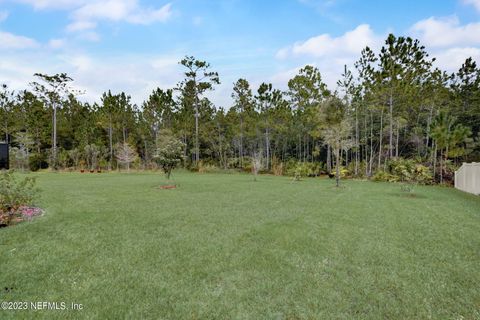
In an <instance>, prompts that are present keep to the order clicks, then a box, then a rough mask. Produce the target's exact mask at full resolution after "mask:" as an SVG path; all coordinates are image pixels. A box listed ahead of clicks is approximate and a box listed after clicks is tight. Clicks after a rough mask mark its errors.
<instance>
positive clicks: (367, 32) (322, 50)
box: [277, 24, 381, 58]
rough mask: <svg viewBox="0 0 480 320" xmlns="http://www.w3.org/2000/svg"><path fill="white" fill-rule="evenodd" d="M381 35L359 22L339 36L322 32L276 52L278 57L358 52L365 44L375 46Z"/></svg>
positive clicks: (325, 55) (337, 54)
mask: <svg viewBox="0 0 480 320" xmlns="http://www.w3.org/2000/svg"><path fill="white" fill-rule="evenodd" d="M379 43H381V37H379V36H377V35H375V33H374V32H373V30H372V29H371V28H370V26H369V25H368V24H361V25H359V26H358V27H356V28H355V29H353V30H351V31H347V32H346V33H345V34H343V35H341V36H339V37H332V36H331V35H329V34H327V33H324V34H321V35H319V36H316V37H312V38H310V39H307V40H306V41H303V42H297V43H295V44H294V45H293V46H290V47H286V48H282V49H280V50H279V51H278V52H277V57H278V58H286V57H289V56H302V55H303V56H311V57H327V56H339V55H351V54H358V53H359V52H360V51H361V50H362V49H363V48H365V46H371V47H376V46H378V44H379Z"/></svg>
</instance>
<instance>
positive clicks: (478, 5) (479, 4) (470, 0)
mask: <svg viewBox="0 0 480 320" xmlns="http://www.w3.org/2000/svg"><path fill="white" fill-rule="evenodd" d="M463 3H465V4H468V5H472V6H474V7H475V9H477V11H479V12H480V0H463Z"/></svg>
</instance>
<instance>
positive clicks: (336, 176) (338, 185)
mask: <svg viewBox="0 0 480 320" xmlns="http://www.w3.org/2000/svg"><path fill="white" fill-rule="evenodd" d="M335 158H336V159H335V160H336V161H335V162H336V163H335V166H336V169H335V171H336V174H335V182H336V185H337V187H340V149H339V148H338V147H335Z"/></svg>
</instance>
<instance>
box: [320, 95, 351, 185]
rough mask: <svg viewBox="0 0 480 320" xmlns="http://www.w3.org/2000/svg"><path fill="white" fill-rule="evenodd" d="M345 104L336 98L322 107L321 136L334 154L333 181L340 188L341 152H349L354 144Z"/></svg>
mask: <svg viewBox="0 0 480 320" xmlns="http://www.w3.org/2000/svg"><path fill="white" fill-rule="evenodd" d="M345 111H346V106H345V104H344V103H343V102H342V101H341V100H340V99H338V98H337V97H332V98H330V99H329V100H327V101H326V102H325V103H324V104H323V106H322V117H324V123H325V125H324V127H323V129H322V130H321V131H322V136H323V139H324V141H325V143H327V144H328V145H329V146H330V147H331V148H332V149H333V152H334V156H335V180H336V185H337V187H339V186H340V165H341V162H342V156H341V153H340V152H341V151H342V150H343V151H347V150H349V149H350V148H351V147H352V146H353V145H354V142H353V141H352V139H351V138H350V136H351V133H352V126H351V123H350V119H349V118H348V117H347V115H346V113H345Z"/></svg>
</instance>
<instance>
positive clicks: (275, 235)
mask: <svg viewBox="0 0 480 320" xmlns="http://www.w3.org/2000/svg"><path fill="white" fill-rule="evenodd" d="M36 175H37V176H38V184H39V186H40V188H41V189H42V192H41V197H40V199H39V200H38V204H39V205H40V206H41V207H43V208H45V209H46V210H47V212H46V214H45V215H44V216H43V217H40V218H37V219H36V220H35V221H33V222H26V223H22V224H19V225H17V226H14V227H9V228H2V229H0V270H1V273H0V301H28V302H30V301H50V302H55V301H58V302H61V301H64V302H67V304H70V303H71V302H75V303H80V304H82V305H83V310H76V311H73V310H65V311H48V310H40V311H1V310H0V319H8V318H20V319H29V318H32V317H34V318H45V319H82V318H94V319H480V197H476V196H473V195H469V194H465V193H462V192H459V191H457V190H454V189H451V188H443V187H417V188H416V197H409V196H408V195H407V194H405V193H404V192H401V190H400V186H399V185H398V184H385V183H372V182H362V181H345V183H344V187H343V188H340V189H336V188H334V186H333V185H334V181H333V180H328V179H327V180H326V179H306V180H304V181H300V182H293V181H291V179H289V178H284V177H273V176H260V177H259V181H258V182H253V181H252V177H251V176H249V175H242V174H232V175H222V174H205V175H201V174H189V173H176V174H175V175H174V178H175V180H176V182H177V183H178V185H179V188H177V189H175V190H160V189H158V188H157V187H158V185H159V184H161V183H162V182H163V181H164V178H163V176H161V175H160V174H153V173H131V174H118V173H111V174H80V173H57V174H55V173H41V174H36ZM5 288H7V290H5Z"/></svg>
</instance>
